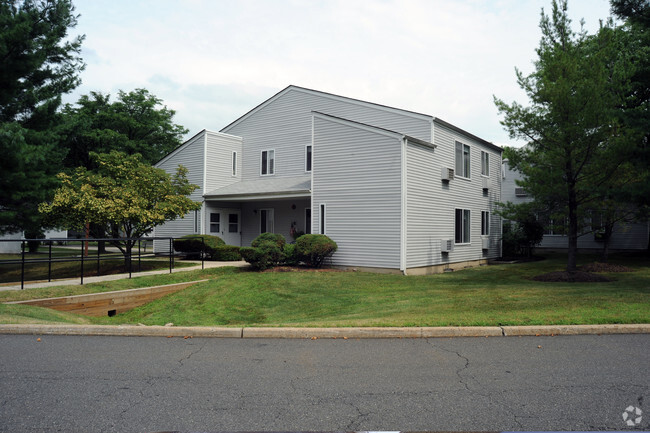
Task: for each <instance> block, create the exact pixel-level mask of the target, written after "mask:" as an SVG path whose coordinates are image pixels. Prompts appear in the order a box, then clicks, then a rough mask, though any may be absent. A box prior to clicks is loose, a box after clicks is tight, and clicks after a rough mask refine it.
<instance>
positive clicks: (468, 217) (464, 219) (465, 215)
mask: <svg viewBox="0 0 650 433" xmlns="http://www.w3.org/2000/svg"><path fill="white" fill-rule="evenodd" d="M458 211H461V234H460V237H461V239H460V242H457V239H456V232H457V231H458V230H457V222H458V221H457V218H456V214H457V213H458ZM465 228H467V232H466V230H465ZM471 241H472V211H471V210H470V209H462V208H456V209H454V244H456V245H469V244H470V243H471Z"/></svg>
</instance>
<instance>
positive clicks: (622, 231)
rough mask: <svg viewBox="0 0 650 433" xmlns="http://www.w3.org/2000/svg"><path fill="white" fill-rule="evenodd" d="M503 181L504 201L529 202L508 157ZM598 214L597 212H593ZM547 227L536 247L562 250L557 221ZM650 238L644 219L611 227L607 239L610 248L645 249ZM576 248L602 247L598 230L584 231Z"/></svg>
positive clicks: (565, 240)
mask: <svg viewBox="0 0 650 433" xmlns="http://www.w3.org/2000/svg"><path fill="white" fill-rule="evenodd" d="M502 175H503V181H502V182H501V185H502V187H501V198H502V200H503V202H504V203H506V202H512V203H515V204H518V203H524V202H528V201H532V198H531V197H530V196H529V195H528V194H527V193H526V191H525V190H524V188H522V187H520V186H518V185H517V183H516V181H517V180H518V179H521V178H522V176H521V173H519V172H518V171H516V170H513V169H511V168H510V166H509V165H508V160H507V159H504V160H503V169H502ZM595 215H596V216H597V215H598V213H597V212H596V213H595ZM594 223H596V222H594ZM553 226H554V228H553V227H547V228H546V231H545V233H544V238H543V239H542V243H541V244H540V245H539V246H538V247H537V248H545V249H553V250H564V249H567V248H568V245H569V238H568V236H566V234H565V232H563V231H562V230H561V229H559V230H558V228H559V227H558V226H561V225H558V224H553ZM649 241H650V221H644V222H621V223H617V224H616V225H615V226H614V231H613V233H612V237H611V239H610V241H609V249H610V251H611V250H619V251H631V250H645V249H647V247H648V242H649ZM578 248H579V249H584V250H602V249H603V242H602V240H600V239H599V237H598V233H593V232H590V233H586V234H584V235H582V236H579V237H578Z"/></svg>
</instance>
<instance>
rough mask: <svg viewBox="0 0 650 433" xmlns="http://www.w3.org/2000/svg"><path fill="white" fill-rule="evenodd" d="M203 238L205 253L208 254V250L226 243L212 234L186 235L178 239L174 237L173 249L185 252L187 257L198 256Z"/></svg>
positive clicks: (199, 255)
mask: <svg viewBox="0 0 650 433" xmlns="http://www.w3.org/2000/svg"><path fill="white" fill-rule="evenodd" d="M201 238H203V239H204V240H205V253H206V254H207V255H208V256H209V255H210V251H211V250H213V249H215V248H217V247H220V246H223V245H225V244H226V243H225V242H224V241H223V239H221V238H220V237H218V236H212V235H186V236H183V237H182V238H179V239H174V250H175V251H178V252H180V253H186V255H187V257H188V258H200V257H201V251H202V250H203V241H202V240H201Z"/></svg>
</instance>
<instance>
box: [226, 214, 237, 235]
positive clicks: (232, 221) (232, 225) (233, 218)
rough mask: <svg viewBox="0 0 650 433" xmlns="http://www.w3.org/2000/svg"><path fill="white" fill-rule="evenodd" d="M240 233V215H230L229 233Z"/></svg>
mask: <svg viewBox="0 0 650 433" xmlns="http://www.w3.org/2000/svg"><path fill="white" fill-rule="evenodd" d="M238 232H239V215H238V214H236V213H231V214H228V233H238Z"/></svg>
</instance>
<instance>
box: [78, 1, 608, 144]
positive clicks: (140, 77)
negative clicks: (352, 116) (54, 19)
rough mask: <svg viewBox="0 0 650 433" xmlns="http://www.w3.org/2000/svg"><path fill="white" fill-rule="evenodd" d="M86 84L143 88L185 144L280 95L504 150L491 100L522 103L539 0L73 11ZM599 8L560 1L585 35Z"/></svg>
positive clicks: (106, 4) (120, 5)
mask: <svg viewBox="0 0 650 433" xmlns="http://www.w3.org/2000/svg"><path fill="white" fill-rule="evenodd" d="M75 5H76V7H77V12H78V13H80V14H81V17H80V19H79V26H78V31H79V32H80V33H85V34H86V36H87V38H86V41H85V43H84V58H85V60H86V62H87V64H88V66H87V68H86V70H85V71H84V72H83V74H82V79H83V85H82V86H81V87H80V88H79V89H78V90H77V91H76V92H75V94H73V95H71V96H70V97H69V98H68V99H67V101H68V102H72V101H74V100H76V98H78V96H79V95H80V94H84V93H88V92H89V91H91V90H99V91H103V92H110V93H112V94H115V93H116V92H117V90H118V89H123V90H125V91H128V90H132V89H133V88H136V87H146V88H147V89H149V90H150V91H151V92H152V93H154V94H155V95H156V96H158V97H159V98H161V99H163V100H164V101H165V104H166V105H167V106H168V107H170V108H173V109H175V110H176V111H177V117H176V120H177V122H179V123H181V124H183V125H185V126H186V127H188V128H189V129H190V134H194V133H196V132H197V131H199V130H201V129H203V128H207V129H214V130H219V129H221V128H222V127H224V126H225V125H227V124H228V123H230V122H232V121H233V120H235V119H237V118H238V117H239V116H241V115H242V114H244V113H245V112H246V111H248V110H249V109H252V108H253V107H255V106H256V105H257V104H259V103H261V102H262V101H263V100H264V99H266V98H268V97H270V96H272V95H273V94H274V93H276V92H277V91H279V90H281V89H283V88H284V87H286V86H287V85H289V84H296V85H300V86H304V87H309V88H314V89H317V90H323V91H326V92H331V93H336V94H340V95H344V96H350V97H353V98H358V99H363V100H368V101H371V102H377V103H380V104H385V105H391V106H396V107H400V108H405V109H408V110H412V111H418V112H424V113H427V114H431V115H433V116H437V117H440V118H442V119H445V120H447V121H449V122H451V123H454V124H456V125H457V126H459V127H461V128H463V129H466V130H468V131H470V132H472V133H474V134H476V135H479V136H481V137H483V138H485V139H487V140H490V141H493V142H495V143H498V144H507V143H511V140H509V139H508V137H507V134H506V133H505V132H504V131H503V130H502V128H501V126H500V125H499V117H498V115H497V112H496V109H495V108H494V104H493V102H492V95H497V96H498V97H500V98H503V99H505V100H506V101H511V100H514V99H516V100H518V101H521V102H525V95H523V93H522V92H521V90H520V89H518V87H517V85H516V82H515V74H514V67H515V66H517V67H519V68H520V69H522V70H523V71H524V72H530V71H531V70H532V61H533V60H534V57H535V52H534V50H535V48H536V46H537V44H538V40H539V37H540V33H539V29H538V22H539V16H540V10H541V8H542V7H544V8H545V10H547V11H550V1H541V0H530V1H521V0H494V1H489V0H455V1H453V2H450V1H445V0H329V1H328V0H311V1H308V0H304V1H299V0H275V1H263V0H241V1H236V2H233V1H225V0H220V1H209V0H205V1H201V0H193V1H174V0H160V1H147V2H140V1H137V2H134V1H126V0H111V1H106V0H79V1H76V2H75ZM608 11H609V4H608V2H607V0H578V1H575V0H574V1H571V0H570V2H569V13H570V16H571V17H573V19H574V23H575V24H576V27H577V23H578V21H579V20H580V18H582V17H584V18H585V19H586V21H587V24H588V26H587V28H588V29H590V30H591V31H594V30H595V29H596V28H597V25H598V19H599V18H605V17H606V16H607V15H608Z"/></svg>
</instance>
